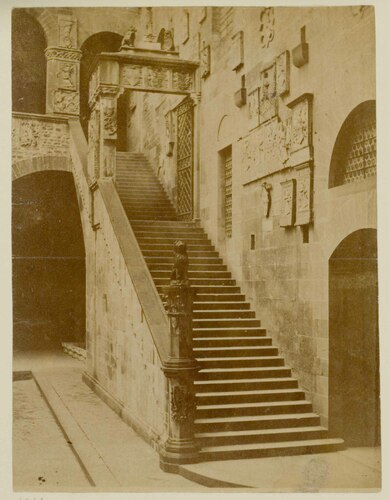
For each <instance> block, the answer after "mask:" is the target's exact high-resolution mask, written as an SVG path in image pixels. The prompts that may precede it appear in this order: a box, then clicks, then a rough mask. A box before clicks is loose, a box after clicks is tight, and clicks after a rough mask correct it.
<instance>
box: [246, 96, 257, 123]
mask: <svg viewBox="0 0 389 500" xmlns="http://www.w3.org/2000/svg"><path fill="white" fill-rule="evenodd" d="M247 100H248V113H249V128H250V129H253V128H255V127H257V126H258V125H259V88H256V89H255V90H253V91H252V92H250V94H249V95H248V96H247Z"/></svg>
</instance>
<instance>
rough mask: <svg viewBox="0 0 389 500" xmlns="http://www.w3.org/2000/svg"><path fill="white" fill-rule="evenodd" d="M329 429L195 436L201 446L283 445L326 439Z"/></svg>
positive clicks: (202, 433)
mask: <svg viewBox="0 0 389 500" xmlns="http://www.w3.org/2000/svg"><path fill="white" fill-rule="evenodd" d="M327 435H328V431H327V429H325V428H324V427H321V426H320V425H317V426H310V427H294V428H293V427H292V428H285V429H259V430H257V429H255V430H244V431H228V432H199V433H197V434H195V437H196V439H197V440H198V442H199V444H200V446H202V447H210V446H223V445H232V444H243V443H244V444H252V443H273V442H276V443H281V442H284V441H300V440H307V439H325V438H326V437H327Z"/></svg>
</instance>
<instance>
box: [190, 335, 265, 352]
mask: <svg viewBox="0 0 389 500" xmlns="http://www.w3.org/2000/svg"><path fill="white" fill-rule="evenodd" d="M271 345H272V339H271V338H270V337H256V336H252V337H249V336H245V337H203V338H202V337H199V338H194V339H193V346H194V347H195V348H196V349H198V348H202V349H206V348H214V347H217V348H220V349H223V348H226V347H227V348H228V347H235V348H236V349H238V348H239V347H240V348H244V347H250V346H252V347H261V346H271Z"/></svg>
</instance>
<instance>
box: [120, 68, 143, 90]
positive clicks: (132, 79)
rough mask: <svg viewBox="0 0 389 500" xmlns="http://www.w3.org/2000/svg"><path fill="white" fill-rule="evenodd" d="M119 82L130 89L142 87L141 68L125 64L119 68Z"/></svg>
mask: <svg viewBox="0 0 389 500" xmlns="http://www.w3.org/2000/svg"><path fill="white" fill-rule="evenodd" d="M120 81H121V82H122V84H123V85H129V86H130V87H140V86H141V85H142V68H141V66H135V65H132V64H127V65H125V66H122V67H121V68H120Z"/></svg>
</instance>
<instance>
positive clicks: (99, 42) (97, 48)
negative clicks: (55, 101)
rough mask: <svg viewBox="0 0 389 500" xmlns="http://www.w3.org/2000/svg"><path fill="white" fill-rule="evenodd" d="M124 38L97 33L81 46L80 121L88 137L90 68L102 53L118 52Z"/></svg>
mask: <svg viewBox="0 0 389 500" xmlns="http://www.w3.org/2000/svg"><path fill="white" fill-rule="evenodd" d="M122 38H123V37H122V36H121V35H118V34H117V33H112V32H110V31H102V32H100V33H95V34H94V35H92V36H90V37H89V38H87V39H86V40H85V42H84V43H83V44H82V46H81V51H82V57H81V62H80V120H81V125H82V128H83V130H84V134H85V136H86V137H88V119H89V104H88V97H89V92H88V90H89V78H90V66H91V64H92V62H93V59H94V58H95V56H96V55H97V54H100V53H101V52H118V50H119V48H120V45H121V43H122Z"/></svg>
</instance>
